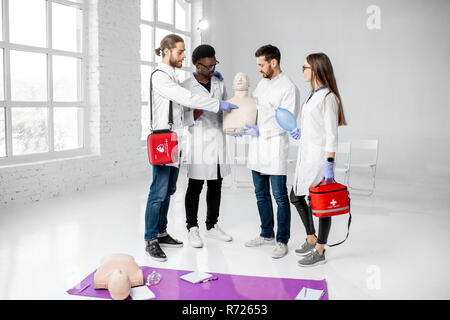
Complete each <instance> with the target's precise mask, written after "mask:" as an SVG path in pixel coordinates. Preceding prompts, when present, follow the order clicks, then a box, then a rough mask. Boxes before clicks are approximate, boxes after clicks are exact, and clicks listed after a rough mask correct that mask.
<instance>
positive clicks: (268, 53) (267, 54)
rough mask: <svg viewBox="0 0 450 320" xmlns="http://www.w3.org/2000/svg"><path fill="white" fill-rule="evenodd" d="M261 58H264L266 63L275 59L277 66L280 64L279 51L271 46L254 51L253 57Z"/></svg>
mask: <svg viewBox="0 0 450 320" xmlns="http://www.w3.org/2000/svg"><path fill="white" fill-rule="evenodd" d="M261 56H264V58H265V59H266V61H268V62H270V61H271V60H272V59H276V60H277V61H278V64H280V61H281V53H280V50H279V49H278V48H277V47H275V46H273V45H271V44H268V45H265V46H262V47H261V48H259V49H258V50H256V52H255V57H257V58H258V57H261Z"/></svg>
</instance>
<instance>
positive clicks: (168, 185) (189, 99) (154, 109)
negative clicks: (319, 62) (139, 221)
mask: <svg viewBox="0 0 450 320" xmlns="http://www.w3.org/2000/svg"><path fill="white" fill-rule="evenodd" d="M184 52H185V45H184V41H183V38H181V37H180V36H178V35H175V34H169V35H167V36H165V37H164V38H163V39H162V40H161V43H160V47H159V48H158V49H156V50H155V53H156V54H157V55H158V56H160V55H162V62H161V63H159V64H158V67H157V68H156V70H155V71H154V72H153V73H152V75H151V77H150V99H149V101H150V102H149V105H150V130H151V133H150V135H149V136H148V139H147V146H148V156H149V161H150V164H151V165H152V166H153V181H152V184H151V186H150V192H149V195H148V200H147V207H146V210H145V235H144V239H145V243H146V248H145V250H146V252H147V253H148V254H149V255H150V257H151V258H152V259H154V260H157V261H166V260H167V256H166V255H165V253H164V251H162V249H161V247H164V246H165V247H182V246H183V243H182V242H181V241H178V240H176V239H174V238H172V237H171V236H170V235H169V234H168V233H167V213H168V211H169V203H170V196H171V195H173V194H174V193H175V191H176V184H177V179H178V173H179V164H180V155H181V151H182V150H180V146H179V145H178V140H179V139H180V138H181V136H182V132H183V114H184V109H183V106H184V107H187V108H191V109H203V110H206V111H210V112H216V113H217V112H219V111H230V110H231V109H237V108H238V106H236V105H233V104H231V103H228V102H225V101H220V100H218V99H214V98H210V97H205V96H201V95H198V94H194V93H192V92H191V91H189V90H187V89H185V88H183V87H182V86H181V85H180V84H179V82H178V79H177V76H176V74H175V68H181V67H182V64H183V60H184V59H185V57H186V56H185V53H184Z"/></svg>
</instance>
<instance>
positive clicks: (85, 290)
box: [67, 267, 328, 300]
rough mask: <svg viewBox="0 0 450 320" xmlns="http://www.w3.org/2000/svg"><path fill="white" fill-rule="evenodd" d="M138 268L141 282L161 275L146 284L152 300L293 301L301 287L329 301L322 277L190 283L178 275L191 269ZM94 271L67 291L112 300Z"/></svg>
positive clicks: (237, 278) (228, 278) (222, 276)
mask: <svg viewBox="0 0 450 320" xmlns="http://www.w3.org/2000/svg"><path fill="white" fill-rule="evenodd" d="M140 268H141V269H142V271H143V273H144V281H145V280H146V279H147V275H149V274H150V273H151V272H152V271H153V270H156V272H159V273H160V274H161V275H162V279H161V282H160V283H158V284H157V285H155V286H150V287H149V288H150V290H151V291H152V292H153V293H154V294H155V295H156V298H155V299H153V300H294V299H295V297H296V296H297V294H298V293H299V292H300V290H301V289H302V288H303V287H307V288H312V289H320V290H324V294H323V296H322V298H321V299H320V300H328V291H327V282H326V280H325V279H323V280H303V279H288V278H269V277H253V276H240V275H234V274H225V273H212V272H208V273H210V274H212V275H214V276H217V277H218V280H215V281H208V282H205V283H197V284H193V283H190V282H187V281H184V280H182V279H180V276H182V275H183V274H186V273H189V272H191V271H192V270H172V269H163V268H153V267H140ZM94 274H95V271H94V272H92V273H91V274H90V275H88V276H87V277H86V278H85V279H84V280H83V281H81V282H80V283H79V284H78V285H76V286H75V287H73V288H72V289H70V290H68V291H67V293H69V294H72V295H79V296H86V297H95V298H104V299H111V296H110V294H109V291H108V290H96V289H94ZM128 299H131V297H128Z"/></svg>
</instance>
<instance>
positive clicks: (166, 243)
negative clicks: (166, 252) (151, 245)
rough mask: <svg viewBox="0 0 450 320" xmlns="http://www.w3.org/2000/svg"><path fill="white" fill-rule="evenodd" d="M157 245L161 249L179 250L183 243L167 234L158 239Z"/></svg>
mask: <svg viewBox="0 0 450 320" xmlns="http://www.w3.org/2000/svg"><path fill="white" fill-rule="evenodd" d="M158 243H159V245H160V246H161V247H169V248H181V247H182V246H183V242H181V241H178V240H176V239H174V238H172V237H171V236H170V235H169V234H168V233H166V235H165V236H162V237H158Z"/></svg>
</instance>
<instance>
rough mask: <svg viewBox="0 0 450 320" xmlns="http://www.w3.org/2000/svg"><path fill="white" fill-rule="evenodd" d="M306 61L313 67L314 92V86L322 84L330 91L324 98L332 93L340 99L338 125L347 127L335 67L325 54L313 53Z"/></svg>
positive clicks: (312, 86)
mask: <svg viewBox="0 0 450 320" xmlns="http://www.w3.org/2000/svg"><path fill="white" fill-rule="evenodd" d="M306 61H307V62H308V63H309V65H310V66H311V71H312V73H311V88H312V90H316V89H317V88H314V85H315V83H316V81H318V82H320V83H322V84H323V85H324V86H325V87H327V88H328V90H330V92H328V93H327V95H326V96H325V98H324V102H325V99H326V98H327V96H328V95H329V94H330V93H331V92H332V93H334V94H335V95H336V97H337V98H338V104H339V111H338V115H339V117H338V125H339V126H346V125H347V121H346V120H345V115H344V107H343V105H342V100H341V95H340V94H339V90H338V87H337V84H336V78H335V77H334V71H333V66H332V65H331V61H330V59H329V58H328V56H327V55H326V54H325V53H313V54H310V55H308V56H307V57H306Z"/></svg>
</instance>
